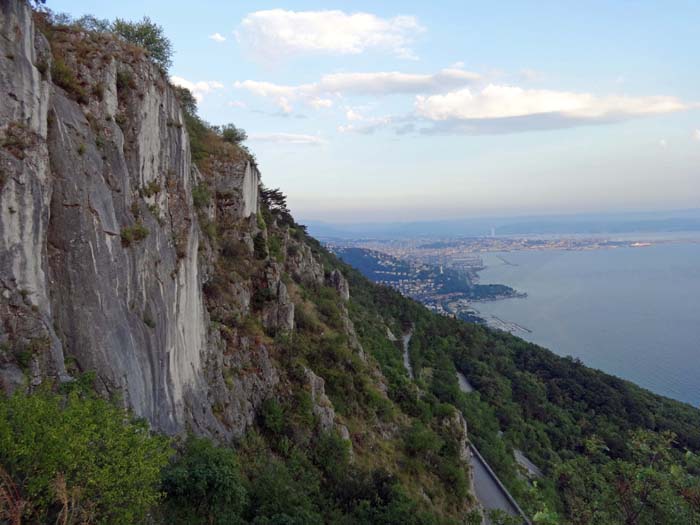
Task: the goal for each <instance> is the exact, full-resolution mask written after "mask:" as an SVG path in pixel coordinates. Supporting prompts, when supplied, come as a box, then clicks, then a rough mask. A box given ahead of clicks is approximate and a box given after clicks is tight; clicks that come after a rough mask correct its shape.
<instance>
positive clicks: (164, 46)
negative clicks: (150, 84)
mask: <svg viewBox="0 0 700 525" xmlns="http://www.w3.org/2000/svg"><path fill="white" fill-rule="evenodd" d="M112 31H113V32H114V33H116V34H117V35H119V36H120V37H122V38H123V39H124V40H126V41H127V42H129V43H130V44H134V45H135V46H139V47H142V48H143V49H145V50H146V51H147V52H148V55H149V56H150V57H151V60H153V62H155V63H156V64H157V65H158V66H160V67H161V68H162V69H163V71H168V69H170V66H171V65H172V57H173V46H172V43H171V42H170V40H169V39H168V37H166V36H165V32H164V31H163V28H162V27H161V26H159V25H158V24H156V23H155V22H152V21H151V19H150V18H148V17H147V16H144V17H143V18H142V19H141V20H140V21H139V22H130V21H128V20H122V19H121V18H117V19H116V20H115V21H114V22H113V23H112Z"/></svg>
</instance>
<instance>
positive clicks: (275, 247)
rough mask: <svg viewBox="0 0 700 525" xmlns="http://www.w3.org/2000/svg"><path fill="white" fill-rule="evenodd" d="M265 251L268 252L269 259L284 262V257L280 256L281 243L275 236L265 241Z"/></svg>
mask: <svg viewBox="0 0 700 525" xmlns="http://www.w3.org/2000/svg"><path fill="white" fill-rule="evenodd" d="M267 249H268V251H269V252H270V257H272V258H273V259H275V260H276V261H277V262H282V261H283V260H284V255H283V254H282V241H281V240H280V238H279V237H277V235H270V237H269V238H268V239H267Z"/></svg>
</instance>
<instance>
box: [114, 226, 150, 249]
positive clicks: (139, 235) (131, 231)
mask: <svg viewBox="0 0 700 525" xmlns="http://www.w3.org/2000/svg"><path fill="white" fill-rule="evenodd" d="M149 233H150V232H149V231H148V228H146V227H145V226H144V225H143V223H141V222H137V223H136V224H134V225H133V226H127V227H125V228H122V231H121V238H122V245H123V246H124V247H129V246H131V243H133V242H139V241H142V240H144V239H145V238H146V237H148V234H149Z"/></svg>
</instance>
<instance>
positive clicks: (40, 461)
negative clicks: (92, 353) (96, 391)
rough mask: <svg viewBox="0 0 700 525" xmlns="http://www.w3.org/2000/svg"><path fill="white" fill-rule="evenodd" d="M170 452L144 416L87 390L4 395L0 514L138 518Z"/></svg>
mask: <svg viewBox="0 0 700 525" xmlns="http://www.w3.org/2000/svg"><path fill="white" fill-rule="evenodd" d="M169 454H170V450H169V447H168V442H167V440H166V439H164V438H162V437H158V436H154V435H152V434H151V433H150V432H149V431H148V428H147V425H146V424H145V422H143V421H135V420H132V419H130V418H129V416H128V414H127V413H125V411H124V410H122V409H119V408H117V407H115V406H114V405H112V404H111V403H109V402H107V401H104V400H102V399H99V398H96V397H94V396H92V395H85V394H82V395H81V394H79V393H78V392H77V391H76V392H71V393H69V394H68V395H66V396H61V395H58V394H52V393H49V392H44V391H41V392H37V393H35V394H32V395H29V396H26V395H23V394H16V395H13V396H11V397H9V398H6V397H2V398H0V466H1V467H2V469H3V471H4V472H5V477H4V478H2V480H1V481H0V516H2V514H3V513H4V514H5V516H4V518H5V519H7V520H8V521H10V520H12V519H13V518H14V519H17V521H16V523H20V516H21V518H23V519H22V520H21V521H22V522H23V521H24V520H27V522H31V523H54V522H58V523H124V524H128V523H134V522H138V521H141V520H142V519H143V518H144V516H145V514H146V512H147V511H148V510H149V509H150V508H151V507H152V506H153V505H154V504H156V503H157V502H158V501H159V499H160V491H159V485H160V471H161V468H162V467H163V466H164V465H165V463H166V462H167V460H168V456H169ZM2 503H5V505H3V504H2ZM13 513H15V516H12V514H13ZM17 513H19V514H17ZM64 520H65V521H64ZM0 521H1V520H0Z"/></svg>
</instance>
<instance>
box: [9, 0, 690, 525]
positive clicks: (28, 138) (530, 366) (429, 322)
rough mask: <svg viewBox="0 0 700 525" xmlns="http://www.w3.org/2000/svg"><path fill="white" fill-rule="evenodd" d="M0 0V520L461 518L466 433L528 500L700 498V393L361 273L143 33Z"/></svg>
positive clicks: (536, 514) (551, 515)
mask: <svg viewBox="0 0 700 525" xmlns="http://www.w3.org/2000/svg"><path fill="white" fill-rule="evenodd" d="M0 6H1V7H2V9H1V11H0V17H1V18H0V32H1V33H2V38H1V39H0V48H1V49H0V100H2V104H1V105H0V143H1V144H2V147H0V209H1V213H0V233H1V235H0V263H1V264H0V286H1V287H2V293H1V294H0V387H2V390H3V391H4V393H5V394H4V395H3V396H0V523H56V522H58V523H183V524H184V523H208V524H212V523H221V524H223V523H256V524H314V523H347V524H350V523H367V524H369V523H384V524H394V523H396V524H398V523H401V524H457V523H479V522H481V519H482V516H483V509H481V508H480V506H479V505H478V502H477V501H476V498H475V496H474V492H475V491H474V486H473V480H472V477H471V472H470V468H469V458H470V449H469V445H470V443H472V442H473V443H474V444H475V445H476V446H477V447H478V448H479V450H480V451H481V452H482V453H483V454H484V456H485V457H486V459H487V460H488V461H489V463H490V464H491V465H492V466H493V467H494V469H495V470H496V472H497V473H498V475H499V476H500V477H501V479H502V480H503V481H504V482H505V483H506V485H507V486H508V488H509V489H510V490H511V491H512V492H513V494H514V495H515V497H516V498H517V499H518V500H519V502H520V503H521V504H522V505H523V506H524V507H525V509H526V511H527V512H528V513H529V514H530V515H531V516H533V518H534V519H535V521H536V522H538V523H568V522H570V523H596V524H598V523H622V522H624V523H640V524H641V523H693V522H694V521H692V520H695V522H697V520H698V518H699V516H700V508H699V507H700V483H699V482H698V478H697V475H698V473H699V472H698V469H699V468H700V465H699V463H698V459H697V456H696V455H695V453H696V452H697V451H698V449H700V412H698V411H697V410H696V409H694V408H692V407H689V406H687V405H683V404H681V403H678V402H674V401H671V400H668V399H664V398H661V397H659V396H655V395H653V394H651V393H649V392H647V391H644V390H642V389H640V388H638V387H636V386H634V385H632V384H630V383H626V382H623V381H621V380H619V379H617V378H614V377H611V376H608V375H605V374H603V373H601V372H598V371H594V370H591V369H588V368H586V367H585V366H583V365H582V364H581V363H577V362H574V361H572V360H569V359H563V358H559V357H557V356H555V355H554V354H552V353H551V352H549V351H547V350H544V349H541V348H538V347H536V346H534V345H531V344H528V343H525V342H524V341H522V340H519V339H517V338H514V337H511V336H508V335H505V334H501V333H496V332H492V331H490V330H488V329H486V328H484V327H481V326H478V325H475V324H470V323H466V322H463V321H459V320H454V319H449V318H446V317H441V316H438V315H436V314H433V313H431V312H429V311H428V310H427V309H426V308H424V307H423V306H421V305H420V304H418V303H417V302H414V301H412V300H410V299H407V298H405V297H403V296H401V295H400V294H398V293H397V292H395V291H393V290H391V289H389V288H385V287H381V286H377V285H374V284H372V283H371V282H370V281H369V280H367V279H366V278H364V277H362V275H361V274H360V273H359V272H358V271H356V270H354V269H353V268H352V267H350V266H348V265H346V264H344V263H342V262H341V261H340V260H339V259H338V258H336V257H335V256H334V255H332V254H331V253H329V252H328V251H327V250H325V249H324V248H323V247H322V246H321V245H320V244H319V243H318V242H317V241H316V240H315V239H313V238H312V237H310V236H309V235H308V234H307V232H306V229H305V228H304V226H302V225H300V224H298V223H297V222H295V220H294V218H293V217H292V215H291V214H290V212H289V210H288V209H287V205H286V200H285V197H284V195H283V193H282V192H280V191H279V190H271V189H267V188H265V187H264V185H263V184H262V181H261V175H260V171H259V168H258V166H257V163H256V161H255V158H254V156H253V155H252V154H251V153H250V152H249V151H248V150H247V148H245V147H244V146H242V145H241V143H240V142H241V141H240V140H238V139H237V138H236V137H233V136H232V135H231V134H230V133H228V132H227V131H230V130H231V129H235V128H230V127H228V128H227V127H223V128H222V127H216V126H211V125H209V124H208V123H206V122H204V121H203V120H201V119H200V118H199V117H198V116H197V113H196V101H195V99H194V97H193V96H192V94H191V93H189V92H187V90H184V89H182V88H177V87H174V86H172V85H170V83H169V81H168V78H167V75H166V73H165V71H163V68H162V67H161V66H162V65H159V64H157V63H154V61H153V56H152V55H149V53H148V51H147V50H145V49H143V48H141V47H139V46H137V45H134V44H133V43H132V42H130V41H129V40H128V39H125V38H121V37H118V36H117V35H115V34H114V33H113V32H110V31H109V30H106V29H105V28H104V27H101V26H99V25H95V24H92V25H86V24H85V23H75V22H73V21H66V20H61V19H57V18H56V17H55V16H52V15H51V14H47V13H41V12H32V11H31V9H30V7H29V5H28V4H25V3H24V2H22V1H20V0H2V2H1V3H0ZM408 331H412V334H413V335H412V338H411V345H410V357H411V362H412V364H413V368H414V370H415V372H416V380H415V381H414V380H411V379H410V378H409V376H408V374H407V373H406V370H405V369H404V366H403V362H402V348H401V344H400V341H398V340H397V339H400V336H401V335H402V334H404V333H407V332H408ZM457 371H460V372H461V373H462V374H464V376H466V378H467V379H468V380H469V382H470V383H471V384H473V385H474V387H475V388H476V392H473V393H464V392H462V391H460V390H459V388H458V383H457V375H456V373H457ZM500 431H502V432H503V434H502V435H501V434H500ZM667 432H668V433H667ZM670 432H672V433H673V436H671V434H670ZM513 448H518V449H519V450H522V451H524V453H526V454H527V456H528V457H529V458H530V459H531V460H533V461H534V462H535V463H536V464H537V465H538V466H539V467H541V468H542V470H543V471H544V474H545V477H544V478H542V479H540V480H536V481H530V480H527V479H526V478H525V477H524V476H522V475H521V474H520V473H519V471H518V467H517V464H516V462H515V460H514V458H513V454H512V449H513ZM649 458H651V460H649ZM584 511H585V512H584ZM557 516H559V517H557ZM509 520H510V521H512V519H511V518H509V517H507V516H500V517H498V516H493V517H492V522H494V523H507V522H509ZM520 521H521V520H519V519H516V521H515V522H520Z"/></svg>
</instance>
